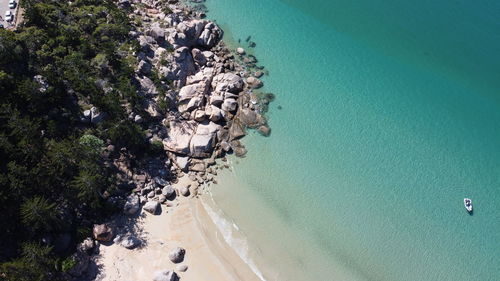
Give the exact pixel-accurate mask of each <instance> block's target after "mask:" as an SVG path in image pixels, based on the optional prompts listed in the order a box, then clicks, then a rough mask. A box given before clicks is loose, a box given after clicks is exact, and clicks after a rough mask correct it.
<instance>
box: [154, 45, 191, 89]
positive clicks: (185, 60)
mask: <svg viewBox="0 0 500 281" xmlns="http://www.w3.org/2000/svg"><path fill="white" fill-rule="evenodd" d="M173 56H174V57H173V58H174V63H171V64H169V65H168V66H166V67H165V69H162V72H163V73H165V75H166V76H167V78H168V79H170V80H177V79H178V80H179V81H180V82H179V83H180V86H184V85H185V84H186V78H187V76H189V75H192V74H194V73H195V72H196V65H195V64H194V60H193V57H192V55H191V51H190V50H189V48H187V47H180V48H177V49H175V51H174V54H173Z"/></svg>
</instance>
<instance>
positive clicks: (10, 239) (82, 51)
mask: <svg viewBox="0 0 500 281" xmlns="http://www.w3.org/2000/svg"><path fill="white" fill-rule="evenodd" d="M21 4H22V6H23V7H24V9H25V15H24V23H23V26H22V27H21V28H19V29H18V30H16V31H15V32H12V31H8V30H0V94H1V98H0V225H1V226H2V229H1V231H0V279H4V280H63V279H64V278H65V277H64V276H65V275H64V274H63V271H65V270H67V269H68V268H70V267H71V262H70V261H68V259H67V257H68V256H69V254H70V253H71V247H70V250H62V251H60V250H58V249H57V247H56V246H55V243H54V242H51V241H56V240H57V237H59V235H61V234H66V235H67V234H68V233H69V235H71V237H72V239H71V241H72V248H73V249H74V246H75V244H76V243H77V242H78V241H81V239H82V238H84V237H86V236H90V231H91V227H92V224H93V223H95V222H99V221H100V220H102V219H103V218H104V217H105V216H107V215H109V214H110V212H113V208H111V207H110V206H109V205H108V204H107V203H106V200H105V197H106V196H104V194H105V193H106V194H113V192H114V188H113V186H114V180H113V177H112V173H110V172H109V170H108V169H107V168H106V167H105V166H104V162H103V158H102V150H103V148H104V147H105V146H106V142H109V143H112V144H114V145H115V146H117V149H119V148H120V146H127V147H128V148H129V150H132V151H133V152H136V153H140V152H141V151H144V150H145V149H146V148H147V147H146V143H147V142H145V141H144V137H143V132H142V130H141V129H140V128H139V127H138V126H136V125H134V123H133V122H131V121H128V120H129V119H128V118H127V113H126V111H125V109H124V106H123V105H124V104H128V105H129V106H131V107H133V108H134V107H136V108H139V107H140V106H139V104H140V97H139V96H138V95H137V90H136V87H135V86H134V83H132V77H133V75H134V69H133V67H134V66H133V62H134V59H133V58H131V57H130V55H129V54H130V53H132V52H133V51H134V50H135V49H136V48H137V44H136V43H135V42H132V41H130V40H129V39H128V36H127V34H128V32H129V30H130V26H129V23H128V21H129V20H128V18H127V11H122V10H121V9H119V8H117V7H116V5H115V4H114V3H113V1H111V0H74V1H73V2H72V3H71V2H68V1H57V0H23V1H22V2H21ZM37 75H41V77H42V78H39V79H35V78H34V77H35V76H37ZM44 85H45V86H44ZM90 105H93V106H96V107H97V108H99V109H100V111H102V112H106V113H107V118H106V120H105V121H104V122H102V123H99V124H98V125H91V124H84V123H83V122H82V121H81V118H82V112H83V110H85V109H88V108H89V107H90Z"/></svg>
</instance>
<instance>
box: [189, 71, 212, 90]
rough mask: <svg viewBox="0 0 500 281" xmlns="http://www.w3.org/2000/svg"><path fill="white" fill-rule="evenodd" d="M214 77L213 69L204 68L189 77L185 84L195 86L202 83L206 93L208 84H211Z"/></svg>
mask: <svg viewBox="0 0 500 281" xmlns="http://www.w3.org/2000/svg"><path fill="white" fill-rule="evenodd" d="M213 77H214V69H213V68H212V67H205V68H203V69H202V70H201V71H199V72H197V73H196V74H195V75H191V76H189V77H188V78H187V80H186V84H188V85H190V84H196V83H200V82H204V84H203V86H204V87H205V88H204V89H206V91H208V87H209V86H210V83H212V78H213Z"/></svg>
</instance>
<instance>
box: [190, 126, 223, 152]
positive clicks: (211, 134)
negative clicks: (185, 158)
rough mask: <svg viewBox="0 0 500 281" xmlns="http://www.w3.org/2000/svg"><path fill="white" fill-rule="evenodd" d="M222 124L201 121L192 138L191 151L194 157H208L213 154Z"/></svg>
mask: <svg viewBox="0 0 500 281" xmlns="http://www.w3.org/2000/svg"><path fill="white" fill-rule="evenodd" d="M220 127H221V126H220V125H218V124H215V123H214V122H204V123H200V124H199V125H198V127H197V128H196V134H195V135H194V136H193V138H192V139H191V144H190V152H191V156H193V157H208V156H210V155H211V153H212V150H213V147H214V145H215V141H216V138H217V136H216V134H217V131H218V130H219V129H220Z"/></svg>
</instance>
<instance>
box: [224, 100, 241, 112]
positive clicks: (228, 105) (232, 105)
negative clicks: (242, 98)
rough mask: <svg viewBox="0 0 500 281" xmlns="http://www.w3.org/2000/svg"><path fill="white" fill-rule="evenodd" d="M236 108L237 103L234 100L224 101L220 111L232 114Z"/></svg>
mask: <svg viewBox="0 0 500 281" xmlns="http://www.w3.org/2000/svg"><path fill="white" fill-rule="evenodd" d="M237 107H238V102H237V101H236V100H234V99H225V100H224V102H223V103H222V107H221V108H222V110H224V111H227V112H233V111H235V110H236V108H237Z"/></svg>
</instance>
